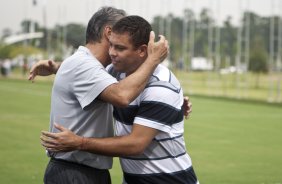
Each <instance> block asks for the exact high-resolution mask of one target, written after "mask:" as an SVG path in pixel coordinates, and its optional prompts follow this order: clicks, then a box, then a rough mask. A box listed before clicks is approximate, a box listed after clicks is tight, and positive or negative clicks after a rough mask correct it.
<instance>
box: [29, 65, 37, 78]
mask: <svg viewBox="0 0 282 184" xmlns="http://www.w3.org/2000/svg"><path fill="white" fill-rule="evenodd" d="M36 68H37V64H34V65H33V66H32V67H31V69H30V71H29V77H28V80H30V81H31V82H34V78H35V77H36Z"/></svg>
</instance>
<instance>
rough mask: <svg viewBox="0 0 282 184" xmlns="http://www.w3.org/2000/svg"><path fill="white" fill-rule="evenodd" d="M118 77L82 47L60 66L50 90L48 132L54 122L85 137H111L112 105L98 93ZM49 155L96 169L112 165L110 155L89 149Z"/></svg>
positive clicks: (54, 130) (51, 129) (55, 130)
mask: <svg viewBox="0 0 282 184" xmlns="http://www.w3.org/2000/svg"><path fill="white" fill-rule="evenodd" d="M116 82H117V80H116V79H115V78H113V77H112V76H111V75H110V74H108V73H107V71H106V70H105V68H104V67H103V65H102V64H101V63H100V62H99V61H98V60H97V59H96V58H95V57H94V56H93V55H92V54H91V53H90V51H89V50H88V49H87V48H86V47H83V46H80V47H79V48H78V50H77V51H76V52H75V53H74V54H73V55H72V56H70V57H69V58H67V59H66V60H65V61H64V62H63V63H62V65H61V67H60V69H59V70H58V72H57V74H56V78H55V81H54V85H53V89H52V98H51V114H50V131H51V132H58V130H57V129H56V128H54V127H53V123H54V122H56V123H58V124H60V125H62V126H64V127H66V128H68V129H70V130H71V131H73V132H74V133H76V134H78V135H80V136H84V137H110V136H113V117H112V111H113V109H112V105H111V104H109V103H106V102H103V101H101V100H99V99H97V96H98V95H99V94H100V93H101V92H102V91H103V90H104V89H105V88H106V87H107V86H109V85H111V84H113V83H116ZM49 156H52V157H55V158H58V159H64V160H68V161H72V162H77V163H81V164H84V165H88V166H91V167H94V168H98V169H109V168H111V167H112V158H111V157H106V156H101V155H95V154H92V153H88V152H82V151H73V152H63V153H62V152H61V153H49Z"/></svg>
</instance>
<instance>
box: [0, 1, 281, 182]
mask: <svg viewBox="0 0 282 184" xmlns="http://www.w3.org/2000/svg"><path fill="white" fill-rule="evenodd" d="M102 6H114V7H117V8H121V9H124V10H125V11H126V12H127V13H128V14H129V15H140V16H142V17H144V18H145V19H147V20H148V21H149V22H150V23H151V24H152V26H153V29H154V31H155V32H156V34H163V35H165V36H166V38H167V39H168V40H169V43H170V55H169V56H168V57H167V59H166V61H164V63H163V64H165V65H167V66H168V67H169V68H170V69H171V70H172V71H173V72H174V73H175V74H176V76H177V77H178V79H179V80H180V82H181V84H182V86H183V89H184V92H185V94H186V95H188V96H189V97H190V99H191V101H192V103H193V113H192V115H191V117H190V118H189V119H188V120H186V122H187V123H186V124H185V130H186V132H187V134H186V135H185V136H186V139H187V140H186V143H187V150H188V151H189V153H190V155H191V156H192V160H193V163H194V167H195V168H196V173H197V174H198V177H199V179H200V182H201V183H204V184H205V183H209V184H220V183H222V184H229V183H234V184H239V183H242V184H246V183H258V184H282V173H281V170H282V167H281V165H282V158H281V155H282V147H281V145H282V137H281V130H282V92H281V85H282V0H268V1H266V0H232V1H226V0H153V1H152V0H134V1H132V0H60V1H55V0H20V1H19V0H0V66H1V75H0V126H1V128H0V135H1V138H0V183H42V177H43V173H44V169H45V165H46V163H47V162H48V159H47V157H46V156H45V153H44V150H43V148H41V146H40V141H39V134H40V130H42V129H45V130H46V129H48V128H49V127H48V125H49V107H50V93H51V88H52V81H53V79H54V76H50V77H38V78H37V81H36V84H31V83H28V82H27V77H28V73H29V69H30V67H31V66H32V65H33V64H34V63H35V62H36V61H38V60H40V59H47V58H49V59H53V60H56V61H62V60H64V59H65V58H66V57H68V56H70V55H71V54H72V53H73V52H74V51H75V50H76V48H77V47H78V46H79V45H84V44H85V29H86V26H87V23H88V20H89V19H90V18H91V16H92V15H93V14H94V13H95V12H96V11H97V10H98V9H99V8H100V7H102ZM11 174H12V175H15V174H16V176H15V178H11ZM112 176H113V183H121V177H122V174H121V172H120V168H119V164H118V161H117V160H115V164H114V169H112Z"/></svg>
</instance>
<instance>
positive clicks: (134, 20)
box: [112, 15, 152, 48]
mask: <svg viewBox="0 0 282 184" xmlns="http://www.w3.org/2000/svg"><path fill="white" fill-rule="evenodd" d="M112 31H113V32H114V33H117V34H124V33H128V34H129V36H130V39H131V42H132V44H133V46H134V47H135V48H138V47H139V46H141V45H143V44H146V45H147V44H148V42H149V38H150V32H151V31H152V27H151V25H150V24H149V22H148V21H146V20H145V19H143V18H142V17H140V16H137V15H133V16H127V17H124V18H122V19H120V20H119V21H118V22H117V23H116V24H115V25H114V26H113V28H112Z"/></svg>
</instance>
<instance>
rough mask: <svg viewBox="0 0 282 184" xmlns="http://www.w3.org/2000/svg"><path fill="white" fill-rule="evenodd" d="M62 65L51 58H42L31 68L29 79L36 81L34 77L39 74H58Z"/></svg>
mask: <svg viewBox="0 0 282 184" xmlns="http://www.w3.org/2000/svg"><path fill="white" fill-rule="evenodd" d="M60 66H61V62H58V63H56V62H54V61H51V60H40V61H38V62H37V63H35V64H34V65H33V66H32V68H31V69H30V72H29V78H28V80H31V81H32V82H34V79H35V77H36V76H37V75H39V76H48V75H52V74H56V73H57V71H58V69H59V68H60Z"/></svg>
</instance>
